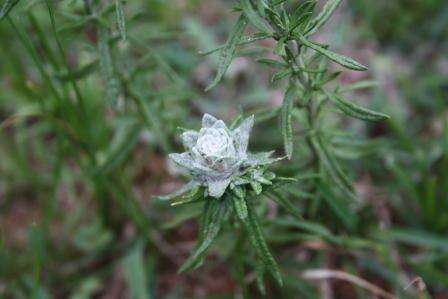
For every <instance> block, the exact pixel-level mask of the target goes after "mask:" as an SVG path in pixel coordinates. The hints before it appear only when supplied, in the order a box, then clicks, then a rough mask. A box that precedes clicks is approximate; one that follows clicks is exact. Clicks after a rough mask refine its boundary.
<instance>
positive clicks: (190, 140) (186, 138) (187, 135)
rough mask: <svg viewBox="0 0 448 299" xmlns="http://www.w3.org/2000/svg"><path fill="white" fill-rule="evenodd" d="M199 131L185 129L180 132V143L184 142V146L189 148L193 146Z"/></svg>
mask: <svg viewBox="0 0 448 299" xmlns="http://www.w3.org/2000/svg"><path fill="white" fill-rule="evenodd" d="M198 137H199V133H198V132H196V131H186V132H184V133H182V136H181V138H182V143H183V144H184V146H185V148H187V149H191V148H192V147H193V146H195V144H196V142H197V141H198Z"/></svg>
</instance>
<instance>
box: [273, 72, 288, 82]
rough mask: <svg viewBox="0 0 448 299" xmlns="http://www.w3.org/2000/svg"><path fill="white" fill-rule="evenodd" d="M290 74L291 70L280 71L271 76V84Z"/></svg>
mask: <svg viewBox="0 0 448 299" xmlns="http://www.w3.org/2000/svg"><path fill="white" fill-rule="evenodd" d="M291 74H292V71H291V70H284V71H280V72H278V73H276V74H274V76H272V79H271V82H276V81H278V80H281V79H283V78H285V77H286V76H288V75H291Z"/></svg>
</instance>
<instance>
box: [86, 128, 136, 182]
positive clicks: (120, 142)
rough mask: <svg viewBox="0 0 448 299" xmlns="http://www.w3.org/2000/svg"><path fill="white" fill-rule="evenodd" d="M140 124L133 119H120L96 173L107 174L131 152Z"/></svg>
mask: <svg viewBox="0 0 448 299" xmlns="http://www.w3.org/2000/svg"><path fill="white" fill-rule="evenodd" d="M141 129H142V126H141V125H140V124H139V123H136V122H135V121H134V120H122V121H121V122H120V123H119V126H118V128H117V130H116V134H115V136H114V138H113V140H112V141H111V143H110V147H109V149H108V152H107V153H106V158H105V160H104V162H103V163H102V164H100V165H99V166H98V168H97V169H96V171H95V173H96V174H101V175H104V174H107V173H110V172H111V171H113V170H114V169H116V168H117V167H118V166H119V165H120V164H121V163H122V162H123V161H124V160H125V159H126V158H127V157H128V156H129V154H130V153H131V151H132V150H133V149H134V147H135V145H136V144H137V142H138V138H139V136H140V132H141Z"/></svg>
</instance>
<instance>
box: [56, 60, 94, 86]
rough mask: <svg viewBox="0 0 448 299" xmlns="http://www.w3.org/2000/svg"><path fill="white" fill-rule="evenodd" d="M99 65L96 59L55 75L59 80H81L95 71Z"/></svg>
mask: <svg viewBox="0 0 448 299" xmlns="http://www.w3.org/2000/svg"><path fill="white" fill-rule="evenodd" d="M98 65H99V63H98V60H94V61H92V62H90V63H87V64H86V65H84V66H82V67H80V68H79V69H76V70H73V71H71V72H68V71H65V72H61V73H59V74H56V75H55V76H56V78H57V79H58V80H61V81H72V80H80V79H83V78H85V77H87V76H88V75H90V74H91V73H93V72H94V71H95V70H96V69H97V68H98Z"/></svg>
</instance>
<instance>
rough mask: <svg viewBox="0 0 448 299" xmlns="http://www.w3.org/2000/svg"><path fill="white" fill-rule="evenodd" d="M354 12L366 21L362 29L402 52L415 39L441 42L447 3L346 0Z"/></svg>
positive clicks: (432, 0)
mask: <svg viewBox="0 0 448 299" xmlns="http://www.w3.org/2000/svg"><path fill="white" fill-rule="evenodd" d="M349 4H350V7H351V8H352V9H353V12H354V14H355V16H359V18H360V21H361V22H363V23H365V24H366V27H365V28H363V30H364V31H365V32H368V33H370V34H373V35H374V36H375V37H376V38H377V40H378V41H379V42H380V43H382V44H385V45H388V44H393V45H394V46H396V47H399V48H400V49H401V50H402V51H403V52H405V53H412V51H410V52H409V51H407V49H409V47H411V46H412V45H416V44H417V43H428V42H433V43H445V40H444V37H445V38H446V36H447V35H448V29H447V28H448V19H447V17H446V15H447V13H448V4H447V2H446V1H444V0H425V1H420V0H396V1H389V0H379V1H375V2H371V1H364V0H353V1H349Z"/></svg>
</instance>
